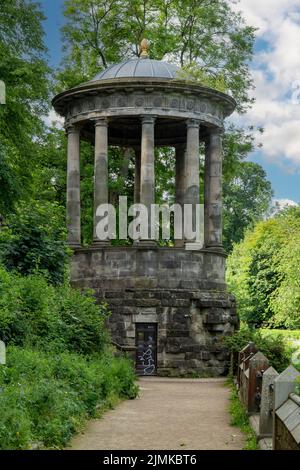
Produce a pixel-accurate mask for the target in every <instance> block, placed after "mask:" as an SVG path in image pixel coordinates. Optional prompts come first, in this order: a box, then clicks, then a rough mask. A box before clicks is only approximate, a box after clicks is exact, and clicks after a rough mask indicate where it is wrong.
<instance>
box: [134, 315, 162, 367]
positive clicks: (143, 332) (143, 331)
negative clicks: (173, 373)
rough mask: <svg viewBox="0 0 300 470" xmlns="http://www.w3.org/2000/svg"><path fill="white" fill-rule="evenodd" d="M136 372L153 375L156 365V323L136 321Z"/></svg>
mask: <svg viewBox="0 0 300 470" xmlns="http://www.w3.org/2000/svg"><path fill="white" fill-rule="evenodd" d="M136 347H137V350H136V351H137V352H136V372H137V374H138V375H155V374H156V367H157V359H156V356H157V354H156V352H157V351H156V349H157V325H156V323H136Z"/></svg>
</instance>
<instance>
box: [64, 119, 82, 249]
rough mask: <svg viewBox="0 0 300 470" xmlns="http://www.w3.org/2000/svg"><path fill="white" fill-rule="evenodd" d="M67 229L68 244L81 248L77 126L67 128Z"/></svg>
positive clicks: (78, 138)
mask: <svg viewBox="0 0 300 470" xmlns="http://www.w3.org/2000/svg"><path fill="white" fill-rule="evenodd" d="M67 135H68V163H67V228H68V244H69V245H70V246H71V247H74V248H76V247H80V245H81V232H80V130H79V129H78V128H77V127H76V126H69V127H67Z"/></svg>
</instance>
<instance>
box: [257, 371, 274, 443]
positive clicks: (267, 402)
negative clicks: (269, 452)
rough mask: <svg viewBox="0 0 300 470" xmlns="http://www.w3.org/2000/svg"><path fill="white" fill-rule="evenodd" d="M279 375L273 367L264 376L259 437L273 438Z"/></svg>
mask: <svg viewBox="0 0 300 470" xmlns="http://www.w3.org/2000/svg"><path fill="white" fill-rule="evenodd" d="M278 375H279V374H278V372H277V371H276V370H275V369H274V368H273V367H269V368H268V369H267V370H266V371H265V372H264V374H263V379H262V389H261V404H260V420H259V435H260V436H261V437H268V436H272V430H273V402H274V381H275V379H276V377H278Z"/></svg>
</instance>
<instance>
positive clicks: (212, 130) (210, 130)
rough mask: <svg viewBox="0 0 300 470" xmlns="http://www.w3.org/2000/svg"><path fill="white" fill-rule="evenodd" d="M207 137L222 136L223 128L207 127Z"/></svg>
mask: <svg viewBox="0 0 300 470" xmlns="http://www.w3.org/2000/svg"><path fill="white" fill-rule="evenodd" d="M207 130H208V133H209V135H211V136H213V135H220V136H222V135H223V134H224V132H225V129H224V127H209V128H207Z"/></svg>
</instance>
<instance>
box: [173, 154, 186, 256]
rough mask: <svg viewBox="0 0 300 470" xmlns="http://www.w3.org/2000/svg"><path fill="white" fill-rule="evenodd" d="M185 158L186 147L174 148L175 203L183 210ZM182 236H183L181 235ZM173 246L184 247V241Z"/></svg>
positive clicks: (176, 242) (178, 241) (179, 241)
mask: <svg viewBox="0 0 300 470" xmlns="http://www.w3.org/2000/svg"><path fill="white" fill-rule="evenodd" d="M185 156H186V146H185V145H180V146H177V147H176V148H175V203H176V204H179V205H180V206H181V208H182V216H183V208H184V177H185ZM183 235H184V234H183ZM175 246H176V247H178V248H181V247H183V246H184V239H183V237H182V239H181V240H179V239H177V240H175Z"/></svg>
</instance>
